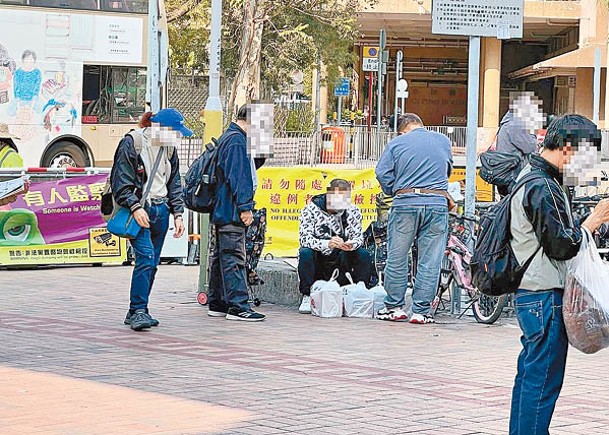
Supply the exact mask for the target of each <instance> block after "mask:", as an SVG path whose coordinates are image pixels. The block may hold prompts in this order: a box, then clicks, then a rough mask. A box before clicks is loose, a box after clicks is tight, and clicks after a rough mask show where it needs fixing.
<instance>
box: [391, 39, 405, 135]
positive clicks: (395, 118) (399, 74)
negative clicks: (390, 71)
mask: <svg viewBox="0 0 609 435" xmlns="http://www.w3.org/2000/svg"><path fill="white" fill-rule="evenodd" d="M402 59H404V53H402V50H399V51H398V52H397V54H396V57H395V100H394V102H393V131H394V133H397V132H398V81H399V80H400V79H401V78H402ZM402 113H404V112H402Z"/></svg>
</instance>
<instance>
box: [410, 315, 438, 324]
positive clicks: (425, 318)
mask: <svg viewBox="0 0 609 435" xmlns="http://www.w3.org/2000/svg"><path fill="white" fill-rule="evenodd" d="M410 323H416V324H418V325H426V324H428V323H436V320H435V319H434V318H433V317H432V316H430V315H429V314H418V313H412V316H411V317H410Z"/></svg>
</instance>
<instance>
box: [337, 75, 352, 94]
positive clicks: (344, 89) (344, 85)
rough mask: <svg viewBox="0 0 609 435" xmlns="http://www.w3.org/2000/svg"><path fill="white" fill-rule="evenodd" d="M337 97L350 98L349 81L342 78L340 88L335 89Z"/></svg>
mask: <svg viewBox="0 0 609 435" xmlns="http://www.w3.org/2000/svg"><path fill="white" fill-rule="evenodd" d="M334 96H335V97H348V96H349V79H348V78H346V77H342V78H341V79H340V83H339V84H338V86H336V87H335V88H334Z"/></svg>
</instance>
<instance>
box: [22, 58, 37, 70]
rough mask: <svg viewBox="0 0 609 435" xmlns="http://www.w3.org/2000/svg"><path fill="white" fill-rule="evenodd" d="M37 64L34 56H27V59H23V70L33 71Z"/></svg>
mask: <svg viewBox="0 0 609 435" xmlns="http://www.w3.org/2000/svg"><path fill="white" fill-rule="evenodd" d="M35 65H36V61H35V60H34V56H26V58H25V59H23V70H24V71H28V72H29V71H32V70H33V69H34V66H35Z"/></svg>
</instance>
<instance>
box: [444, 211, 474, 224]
mask: <svg viewBox="0 0 609 435" xmlns="http://www.w3.org/2000/svg"><path fill="white" fill-rule="evenodd" d="M448 214H449V215H450V216H452V217H454V218H456V219H459V220H463V221H470V222H478V221H479V220H480V218H479V217H477V216H474V217H473V218H470V217H469V216H465V215H462V214H459V213H455V212H452V211H450V212H448Z"/></svg>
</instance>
